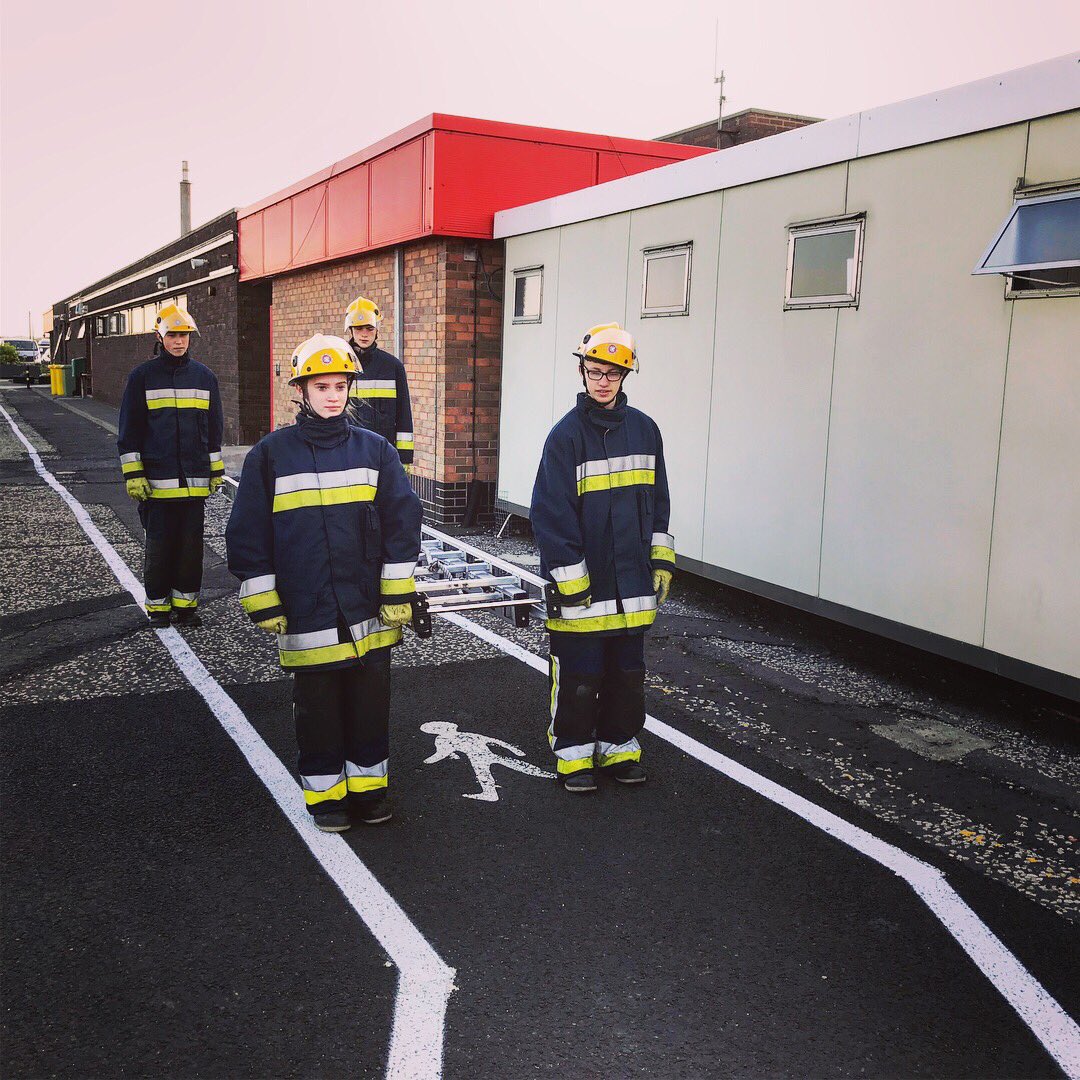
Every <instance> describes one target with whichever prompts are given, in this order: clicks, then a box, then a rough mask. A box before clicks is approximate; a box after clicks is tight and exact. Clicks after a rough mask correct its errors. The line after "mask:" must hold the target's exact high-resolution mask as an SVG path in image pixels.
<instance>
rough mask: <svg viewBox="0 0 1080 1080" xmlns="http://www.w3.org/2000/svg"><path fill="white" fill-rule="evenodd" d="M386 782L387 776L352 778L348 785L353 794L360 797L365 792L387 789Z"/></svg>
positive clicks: (349, 779)
mask: <svg viewBox="0 0 1080 1080" xmlns="http://www.w3.org/2000/svg"><path fill="white" fill-rule="evenodd" d="M386 780H387V778H386V777H385V776H350V777H349V778H348V779H347V780H346V783H347V784H348V785H349V790H350V791H351V792H353V793H354V794H357V795H359V794H362V793H363V792H365V791H378V790H379V788H384V787H386V786H387V785H386Z"/></svg>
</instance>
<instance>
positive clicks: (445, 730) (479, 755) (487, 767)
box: [420, 720, 555, 802]
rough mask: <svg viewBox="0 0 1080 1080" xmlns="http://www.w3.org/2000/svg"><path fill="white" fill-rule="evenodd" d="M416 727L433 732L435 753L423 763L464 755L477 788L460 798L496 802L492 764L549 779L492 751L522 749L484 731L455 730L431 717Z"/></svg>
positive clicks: (518, 754) (517, 753) (532, 767)
mask: <svg viewBox="0 0 1080 1080" xmlns="http://www.w3.org/2000/svg"><path fill="white" fill-rule="evenodd" d="M420 730H421V731H425V732H427V734H429V735H434V736H435V753H434V754H432V755H431V757H429V758H427V759H426V760H425V761H424V764H425V765H434V764H435V762H437V761H443V760H445V759H446V758H450V759H451V760H453V761H458V760H460V758H461V757H464V758H465V759H466V760H467V761H468V762H469V764H470V765H471V766H472V767H473V771H474V772H475V773H476V779H477V782H478V783H479V784H480V790H479V791H474V792H470V793H469V794H467V795H463V796H462V798H463V799H476V800H477V801H478V802H498V801H499V793H498V790H497V788H498V784H496V783H495V779H494V777H492V775H491V766H492V765H505V766H506V767H507V768H508V769H514V770H515V771H517V772H519V773H524V774H525V775H526V776H539V777H542V778H543V779H545V780H553V779H554V778H555V774H554V773H549V772H544V770H543V769H538V768H537V767H536V766H535V765H530V764H529V763H528V762H527V761H515V760H514V758H508V757H503V756H501V755H500V754H497V753H495V751H494V750H493V749H492V748H493V747H500V748H502V749H503V750H509V751H510V753H511V754H513V755H514V757H517V758H523V757H524V756H525V751H524V750H519V749H518V748H517V747H516V746H511V745H510V743H507V742H503V741H502V739H492V738H490V737H489V736H487V735H478V734H477V733H475V732H472V731H458V726H457V724H451V723H447V722H445V721H442V720H432V721H430V722H429V723H426V724H421V725H420Z"/></svg>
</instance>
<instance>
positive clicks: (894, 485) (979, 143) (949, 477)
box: [821, 125, 1027, 644]
mask: <svg viewBox="0 0 1080 1080" xmlns="http://www.w3.org/2000/svg"><path fill="white" fill-rule="evenodd" d="M1026 137H1027V125H1017V126H1015V127H1011V128H1003V129H1000V130H998V131H993V132H985V133H982V134H978V135H972V136H969V137H967V138H963V139H956V140H952V141H949V142H944V143H937V144H934V145H932V146H925V147H919V148H916V149H911V150H904V151H900V152H897V153H893V154H888V155H882V156H879V157H876V158H870V159H867V160H862V161H855V162H852V163H851V171H850V179H849V188H848V210H849V212H851V211H856V210H866V211H867V214H868V218H867V225H866V246H865V257H864V263H863V282H862V304H861V307H860V308H859V310H858V311H857V312H847V313H843V312H842V313H841V318H840V321H839V326H838V333H837V351H836V371H835V383H834V391H833V404H832V423H831V430H830V440H829V461H828V474H827V479H826V495H825V520H824V529H823V551H822V570H821V595H822V596H823V597H825V598H826V599H829V600H833V601H836V602H837V603H840V604H845V605H847V606H849V607H853V608H857V609H859V610H861V611H868V612H871V613H872V614H875V615H880V616H883V617H885V618H888V619H894V620H896V621H898V622H901V623H906V624H908V625H909V626H915V627H919V628H921V629H925V630H929V631H932V632H934V633H938V634H944V635H946V636H948V637H951V638H955V639H958V640H960V641H965V642H973V643H976V644H979V643H981V642H982V637H983V616H984V609H985V600H986V582H987V573H988V561H989V554H990V528H991V517H992V512H993V499H994V477H995V471H996V461H997V445H998V431H999V424H1000V418H1001V404H1002V394H1003V388H1004V368H1005V355H1006V348H1007V342H1008V330H1009V325H1008V324H1009V309H1008V305H1007V304H1004V303H1003V302H1002V283H1001V280H1000V279H999V278H996V277H994V278H976V277H972V276H971V267H972V265H973V261H974V259H973V255H974V256H975V257H977V255H978V253H979V252H980V251H981V250H983V248H984V247H985V245H986V242H987V237H988V236H989V235H991V233H992V230H993V229H994V227H995V225H996V224H997V223H998V222H1000V221H1001V219H1002V217H1003V216H1004V214H1005V212H1006V211H1007V210H1008V208H1009V206H1010V205H1011V202H1012V194H1011V192H1012V187H1013V184H1014V183H1015V178H1016V177H1017V176H1019V175H1021V173H1022V172H1023V161H1024V146H1025V142H1026Z"/></svg>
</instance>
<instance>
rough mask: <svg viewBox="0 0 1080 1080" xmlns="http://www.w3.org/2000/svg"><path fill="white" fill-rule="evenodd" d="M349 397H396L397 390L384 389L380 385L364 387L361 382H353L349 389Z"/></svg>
mask: <svg viewBox="0 0 1080 1080" xmlns="http://www.w3.org/2000/svg"><path fill="white" fill-rule="evenodd" d="M349 397H355V398H376V397H377V398H392V397H397V390H395V389H393V388H390V389H386V388H384V387H381V386H368V387H365V386H364V384H363V383H362V382H354V383H353V385H352V389H351V390H350V391H349Z"/></svg>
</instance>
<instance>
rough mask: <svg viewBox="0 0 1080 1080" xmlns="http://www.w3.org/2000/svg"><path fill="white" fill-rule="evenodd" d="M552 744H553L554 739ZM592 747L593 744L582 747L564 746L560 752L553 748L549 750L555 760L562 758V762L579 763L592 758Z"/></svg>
mask: <svg viewBox="0 0 1080 1080" xmlns="http://www.w3.org/2000/svg"><path fill="white" fill-rule="evenodd" d="M552 742H554V739H553V740H552ZM594 745H595V744H594V743H585V744H584V745H582V746H564V747H563V748H562V749H561V750H556V749H555V747H554V746H553V747H552V748H551V750H552V753H553V754H554V755H555V756H556V757H557V758H562V759H563V761H581V760H582V759H583V758H589V759H591V758H592V756H593V747H594Z"/></svg>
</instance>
